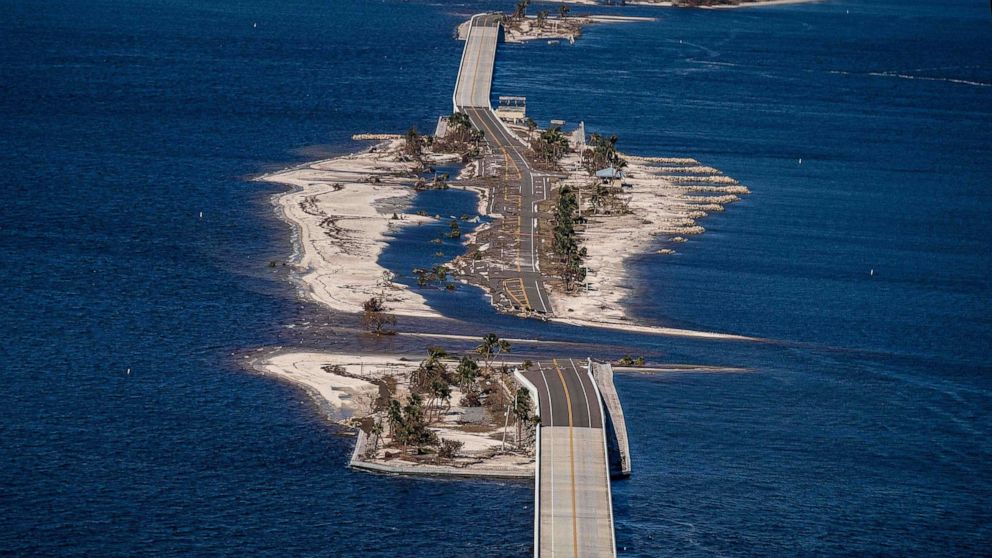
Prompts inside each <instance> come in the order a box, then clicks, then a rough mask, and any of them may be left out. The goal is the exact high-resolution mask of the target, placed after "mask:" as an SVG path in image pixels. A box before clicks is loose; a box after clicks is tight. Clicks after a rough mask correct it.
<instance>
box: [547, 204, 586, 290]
mask: <svg viewBox="0 0 992 558" xmlns="http://www.w3.org/2000/svg"><path fill="white" fill-rule="evenodd" d="M578 208H579V205H578V202H577V201H576V199H575V193H574V192H573V191H572V189H571V188H569V187H568V186H563V187H562V188H561V190H560V191H559V194H558V203H557V204H556V206H555V214H554V242H553V243H552V247H553V249H554V252H555V255H556V256H557V257H558V263H559V270H560V272H559V276H560V277H561V280H562V282H563V283H564V284H565V290H567V291H571V290H573V289H574V288H575V286H576V285H578V284H580V283H582V282H583V281H585V279H586V268H585V267H584V266H583V265H582V263H583V258H585V256H586V250H585V248H579V241H578V238H577V236H576V233H575V221H576V219H577V213H578Z"/></svg>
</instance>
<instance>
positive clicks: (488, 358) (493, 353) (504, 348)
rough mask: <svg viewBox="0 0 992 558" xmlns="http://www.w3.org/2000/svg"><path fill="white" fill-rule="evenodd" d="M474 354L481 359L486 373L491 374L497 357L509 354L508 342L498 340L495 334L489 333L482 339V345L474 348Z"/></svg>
mask: <svg viewBox="0 0 992 558" xmlns="http://www.w3.org/2000/svg"><path fill="white" fill-rule="evenodd" d="M475 352H476V353H478V354H479V356H481V357H482V360H483V362H484V363H485V365H486V367H485V370H486V372H487V373H492V371H493V361H494V360H496V358H497V357H498V356H499V355H501V354H503V353H508V352H510V342H509V341H507V340H506V339H500V338H499V336H497V335H496V334H495V333H490V334H488V335H486V336H485V337H483V338H482V343H480V344H479V346H478V347H476V348H475Z"/></svg>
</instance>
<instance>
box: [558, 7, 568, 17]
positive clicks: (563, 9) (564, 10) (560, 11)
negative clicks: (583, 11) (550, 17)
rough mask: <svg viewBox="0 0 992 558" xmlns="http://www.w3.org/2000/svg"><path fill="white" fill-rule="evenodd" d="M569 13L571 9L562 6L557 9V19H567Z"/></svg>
mask: <svg viewBox="0 0 992 558" xmlns="http://www.w3.org/2000/svg"><path fill="white" fill-rule="evenodd" d="M569 11H571V9H570V8H569V7H568V6H567V5H566V4H562V5H561V6H559V7H558V17H560V18H561V19H565V18H566V17H568V12H569Z"/></svg>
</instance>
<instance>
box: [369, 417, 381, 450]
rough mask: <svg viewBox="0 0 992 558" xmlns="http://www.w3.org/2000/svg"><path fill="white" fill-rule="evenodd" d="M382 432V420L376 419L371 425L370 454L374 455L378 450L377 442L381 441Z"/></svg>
mask: <svg viewBox="0 0 992 558" xmlns="http://www.w3.org/2000/svg"><path fill="white" fill-rule="evenodd" d="M382 431H383V427H382V419H381V418H380V419H376V421H375V422H373V423H372V432H371V434H372V450H371V451H372V453H375V451H376V450H378V449H379V442H380V441H382Z"/></svg>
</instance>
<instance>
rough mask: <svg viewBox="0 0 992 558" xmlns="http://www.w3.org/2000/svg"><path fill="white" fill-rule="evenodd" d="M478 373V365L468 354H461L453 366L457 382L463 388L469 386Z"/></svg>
mask: <svg viewBox="0 0 992 558" xmlns="http://www.w3.org/2000/svg"><path fill="white" fill-rule="evenodd" d="M478 373H479V365H478V364H477V363H476V362H475V361H474V360H472V358H471V357H469V356H468V355H466V356H463V357H462V359H461V361H459V362H458V367H457V368H455V374H456V377H457V378H458V384H459V385H460V386H462V387H463V388H467V387H469V386H471V385H472V382H474V381H475V377H476V376H477V375H478Z"/></svg>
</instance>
